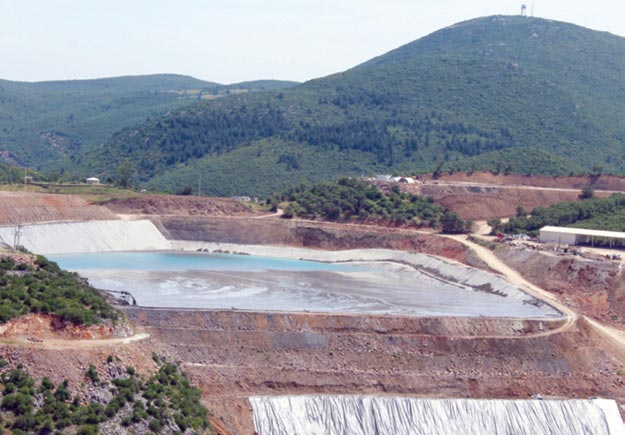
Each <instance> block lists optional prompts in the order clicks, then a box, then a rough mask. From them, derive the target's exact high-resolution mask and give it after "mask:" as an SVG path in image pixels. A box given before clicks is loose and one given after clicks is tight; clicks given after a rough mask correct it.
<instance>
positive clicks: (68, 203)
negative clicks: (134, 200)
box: [0, 191, 117, 225]
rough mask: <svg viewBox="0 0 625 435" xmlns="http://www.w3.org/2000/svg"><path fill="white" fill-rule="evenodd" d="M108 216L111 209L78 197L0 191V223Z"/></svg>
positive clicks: (24, 222) (102, 218) (28, 222)
mask: <svg viewBox="0 0 625 435" xmlns="http://www.w3.org/2000/svg"><path fill="white" fill-rule="evenodd" d="M112 219H117V216H116V215H115V214H114V213H113V212H111V211H110V210H108V209H107V208H105V207H100V206H97V205H91V204H89V203H87V202H86V201H85V200H84V199H82V198H80V197H78V196H74V195H51V194H43V193H30V192H1V191H0V225H17V224H32V223H38V222H53V221H89V220H112Z"/></svg>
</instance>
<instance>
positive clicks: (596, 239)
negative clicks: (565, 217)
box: [540, 226, 625, 248]
mask: <svg viewBox="0 0 625 435" xmlns="http://www.w3.org/2000/svg"><path fill="white" fill-rule="evenodd" d="M540 241H541V242H543V243H549V242H556V243H559V244H561V245H572V246H575V245H577V246H580V245H581V246H601V247H607V248H624V247H625V233H622V232H618V231H602V230H588V229H585V228H567V227H552V226H546V227H543V228H541V229H540Z"/></svg>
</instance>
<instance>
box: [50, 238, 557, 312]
mask: <svg viewBox="0 0 625 435" xmlns="http://www.w3.org/2000/svg"><path fill="white" fill-rule="evenodd" d="M285 249H288V248H285ZM49 257H50V258H51V259H52V260H54V261H57V262H58V263H59V265H60V266H61V267H63V268H65V269H69V270H73V271H77V272H79V273H80V274H81V275H83V276H85V277H87V278H89V280H90V282H91V284H92V285H94V286H95V287H98V288H103V289H109V290H126V291H130V292H131V293H132V294H133V296H134V297H135V298H136V300H137V303H138V304H139V305H141V306H151V307H180V308H228V309H229V308H237V309H249V310H270V311H315V312H348V313H349V312H352V313H354V312H366V313H386V314H404V315H421V316H425V315H428V316H430V315H440V316H493V317H499V316H501V317H534V318H540V317H557V316H559V313H558V312H557V311H555V310H554V309H552V308H551V307H549V306H548V305H541V304H536V303H535V300H533V299H532V298H531V297H530V296H528V295H527V294H525V293H523V292H521V291H520V290H518V289H515V288H514V287H513V286H511V285H509V284H507V283H505V282H504V281H503V280H501V279H500V278H496V277H494V276H492V275H490V274H483V277H482V278H479V279H478V278H476V277H475V276H473V275H472V271H475V270H474V269H471V268H466V267H460V266H453V265H450V264H448V263H443V262H440V260H437V261H439V262H440V264H439V263H431V261H432V259H431V258H430V257H427V256H423V261H426V260H427V261H430V263H427V264H426V266H427V270H426V269H422V270H421V269H419V268H415V267H414V266H410V265H406V264H400V263H397V262H391V261H360V262H350V263H341V264H330V263H323V262H318V261H301V260H297V259H287V258H277V257H266V256H257V255H233V254H209V253H195V252H194V253H181V252H123V253H83V254H62V255H61V254H59V255H55V254H53V255H49ZM424 264H425V263H424ZM443 266H444V268H447V269H448V270H446V272H445V273H446V275H449V274H451V273H452V272H455V273H456V274H457V275H458V281H453V279H450V278H453V277H450V276H437V275H436V273H433V268H443ZM478 272H479V271H475V272H474V274H475V273H478ZM480 276H482V275H480ZM471 280H473V281H471ZM489 280H490V281H491V282H490V285H491V287H489V288H485V287H484V284H487V283H489ZM487 287H488V286H487Z"/></svg>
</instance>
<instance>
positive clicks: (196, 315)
mask: <svg viewBox="0 0 625 435" xmlns="http://www.w3.org/2000/svg"><path fill="white" fill-rule="evenodd" d="M125 311H126V314H127V315H128V317H129V319H131V320H132V321H133V322H134V323H136V324H137V325H140V326H141V327H143V328H145V329H146V330H147V331H148V332H149V333H150V334H151V335H152V337H154V338H155V339H157V340H158V341H159V342H161V343H163V344H164V345H165V346H166V348H167V352H168V355H169V356H170V357H171V358H176V359H179V360H180V361H182V362H183V364H184V366H185V369H186V370H187V371H188V373H189V374H190V376H191V378H192V380H193V381H194V383H196V384H197V385H198V386H200V388H201V389H202V391H203V393H204V397H205V399H206V401H207V402H208V403H209V405H210V406H211V408H212V409H213V410H214V412H215V414H216V416H217V417H218V418H222V419H223V421H224V422H225V423H226V427H229V428H231V429H232V431H233V432H234V433H240V434H250V433H253V427H252V416H251V410H250V407H249V403H248V402H247V397H249V396H251V395H274V394H284V395H287V394H320V393H321V394H389V395H404V394H410V395H418V396H430V397H474V398H480V397H482V398H515V397H516V398H528V397H529V396H530V395H532V394H537V393H539V394H542V395H546V396H554V397H587V396H603V397H611V398H615V399H617V400H618V401H619V402H620V403H623V402H624V401H625V395H624V394H623V391H624V390H623V386H624V383H623V380H622V378H621V377H620V376H619V375H618V374H617V372H618V371H619V370H620V369H621V365H620V363H619V361H618V360H617V359H616V358H615V357H614V356H613V355H612V354H611V353H610V351H609V350H606V349H605V348H604V347H602V346H601V345H598V344H597V340H596V338H595V336H594V333H593V332H592V329H591V328H589V327H588V325H587V323H586V322H585V321H584V320H583V319H582V320H578V321H576V322H575V323H573V324H572V325H570V326H567V327H565V328H562V329H559V328H558V326H559V325H561V321H555V322H554V323H549V322H547V323H545V322H544V321H527V320H526V321H510V320H507V319H467V318H464V319H461V318H454V319H430V318H406V317H393V316H366V317H364V316H346V315H330V314H314V313H251V312H242V311H184V312H182V311H179V310H163V309H141V308H132V307H129V308H126V309H125Z"/></svg>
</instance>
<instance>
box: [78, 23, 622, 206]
mask: <svg viewBox="0 0 625 435" xmlns="http://www.w3.org/2000/svg"><path fill="white" fill-rule="evenodd" d="M623 71H625V39H624V38H620V37H617V36H614V35H610V34H608V33H602V32H596V31H593V30H589V29H585V28H582V27H578V26H575V25H572V24H567V23H562V22H556V21H549V20H544V19H539V18H529V17H518V16H516V17H501V16H499V17H486V18H480V19H476V20H471V21H467V22H464V23H459V24H457V25H454V26H451V27H448V28H446V29H443V30H440V31H438V32H435V33H433V34H431V35H429V36H427V37H424V38H422V39H419V40H417V41H415V42H412V43H410V44H407V45H405V46H403V47H400V48H398V49H397V50H394V51H392V52H390V53H387V54H385V55H383V56H380V57H378V58H375V59H372V60H371V61H369V62H366V63H364V64H362V65H359V66H357V67H355V68H352V69H350V70H348V71H345V72H343V73H339V74H334V75H331V76H328V77H325V78H321V79H317V80H312V81H309V82H307V83H304V84H302V85H299V86H295V87H292V88H289V89H282V90H277V91H272V92H263V93H255V94H249V93H248V94H243V95H234V96H229V97H227V98H221V99H217V100H211V101H204V102H200V103H197V104H194V105H191V106H187V107H185V108H183V109H180V110H173V111H171V112H170V113H168V114H166V115H164V116H161V117H155V118H152V119H151V120H150V121H148V122H146V123H144V124H141V125H138V126H134V127H131V128H127V129H125V130H122V131H120V132H118V133H116V134H115V135H114V136H112V138H111V139H110V140H109V141H108V143H106V144H105V145H103V146H102V147H99V148H97V149H95V150H93V151H90V152H87V153H86V154H85V155H82V156H80V157H78V158H76V159H75V160H74V163H75V164H76V165H77V167H78V168H79V169H78V170H79V172H80V173H81V174H83V175H85V174H91V173H94V174H105V175H108V176H110V177H114V176H115V173H116V168H117V166H118V165H119V163H120V162H121V161H124V160H125V159H129V160H130V161H131V162H132V164H133V167H134V182H135V183H136V184H139V185H141V186H147V187H150V188H158V189H166V190H172V191H175V190H176V188H179V187H180V186H184V185H196V184H197V180H198V177H199V176H200V175H202V179H203V180H209V182H208V183H207V186H206V190H205V192H206V193H207V194H257V195H258V194H268V193H269V192H271V191H276V190H279V189H281V188H283V187H284V186H285V185H286V183H285V177H286V178H288V179H289V182H290V183H291V185H292V184H293V183H297V182H303V181H306V182H317V181H320V180H323V179H328V178H336V177H337V176H339V175H343V176H344V175H361V174H362V173H366V174H369V175H371V174H373V173H375V172H384V173H389V172H404V173H410V172H420V171H435V170H438V171H459V170H462V171H470V170H480V169H488V170H497V169H500V170H502V171H507V172H514V173H524V174H552V175H557V174H569V173H580V172H591V171H597V170H600V171H603V172H614V173H621V172H623V170H625V161H624V159H623V155H624V152H625V126H624V124H623V123H622V122H621V120H622V119H623V117H624V116H625V80H624V77H623V74H624V73H623ZM349 162H351V164H350V163H349ZM319 167H322V168H324V170H322V171H318V170H317V169H318V168H319ZM68 170H71V168H68ZM270 174H276V175H275V176H273V177H272V176H271V175H270ZM213 180H214V182H212V181H213ZM233 185H236V186H235V187H233Z"/></svg>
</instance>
